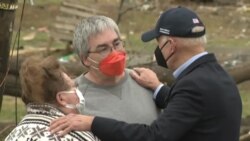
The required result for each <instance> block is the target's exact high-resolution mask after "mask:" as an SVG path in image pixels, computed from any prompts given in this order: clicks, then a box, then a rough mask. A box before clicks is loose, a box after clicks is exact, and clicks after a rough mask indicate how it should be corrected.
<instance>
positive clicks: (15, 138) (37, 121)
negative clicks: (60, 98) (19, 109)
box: [5, 104, 99, 141]
mask: <svg viewBox="0 0 250 141" xmlns="http://www.w3.org/2000/svg"><path fill="white" fill-rule="evenodd" d="M63 115H64V114H63V113H62V112H61V111H59V110H58V109H56V108H54V107H53V106H51V105H49V104H42V105H37V104H29V105H27V115H26V116H25V117H24V118H23V119H22V121H21V122H20V123H19V124H18V125H17V127H16V128H15V129H13V130H12V131H11V133H10V134H9V135H8V136H7V137H6V138H5V141H99V140H98V138H97V137H95V136H94V135H93V134H92V133H91V132H79V131H72V132H70V133H68V134H67V135H65V136H63V137H58V136H57V135H55V134H53V135H52V134H50V132H49V131H48V128H49V124H50V122H51V121H52V120H53V119H55V118H57V117H60V116H63Z"/></svg>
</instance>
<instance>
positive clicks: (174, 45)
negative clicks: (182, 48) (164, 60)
mask: <svg viewBox="0 0 250 141" xmlns="http://www.w3.org/2000/svg"><path fill="white" fill-rule="evenodd" d="M169 40H170V51H171V53H173V52H175V51H176V49H177V48H176V46H177V44H176V41H175V39H173V38H171V39H169Z"/></svg>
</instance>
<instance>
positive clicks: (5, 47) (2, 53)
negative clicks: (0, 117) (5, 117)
mask: <svg viewBox="0 0 250 141" xmlns="http://www.w3.org/2000/svg"><path fill="white" fill-rule="evenodd" d="M16 3H17V0H1V1H0V23H1V26H0V37H1V38H0V111H1V107H2V97H3V93H4V88H5V78H6V76H7V75H6V74H7V69H8V60H9V52H10V44H11V35H12V31H13V24H14V18H15V9H16V8H17V5H16Z"/></svg>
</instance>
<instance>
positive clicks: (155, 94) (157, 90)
mask: <svg viewBox="0 0 250 141" xmlns="http://www.w3.org/2000/svg"><path fill="white" fill-rule="evenodd" d="M163 85H164V84H163V83H160V84H159V85H158V86H157V88H156V89H155V91H154V94H153V98H154V99H156V96H157V94H158V92H159V91H160V89H161V87H163Z"/></svg>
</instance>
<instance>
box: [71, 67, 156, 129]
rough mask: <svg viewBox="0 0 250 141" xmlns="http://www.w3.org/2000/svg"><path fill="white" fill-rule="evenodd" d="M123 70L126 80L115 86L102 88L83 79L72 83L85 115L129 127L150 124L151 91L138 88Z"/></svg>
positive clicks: (153, 112)
mask: <svg viewBox="0 0 250 141" xmlns="http://www.w3.org/2000/svg"><path fill="white" fill-rule="evenodd" d="M129 71H130V70H129V69H126V70H125V77H124V79H122V80H121V81H120V82H119V83H118V84H117V85H114V86H102V85H97V84H94V83H93V82H91V81H89V80H88V79H86V78H85V77H84V75H81V76H79V77H78V78H76V80H75V82H76V84H77V85H78V88H79V90H80V91H81V92H82V93H83V95H84V97H85V100H86V101H85V102H86V103H85V104H86V105H85V106H86V107H85V114H87V115H95V116H102V117H108V118H113V119H117V120H121V121H125V122H128V123H142V124H148V125H149V124H150V123H151V122H152V121H153V120H155V119H156V118H157V115H158V114H159V109H157V107H156V106H155V103H154V100H153V96H152V95H153V93H152V91H150V90H148V89H145V88H143V87H141V86H140V85H138V84H137V83H136V82H135V81H134V80H133V79H132V78H131V77H130V75H129Z"/></svg>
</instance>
